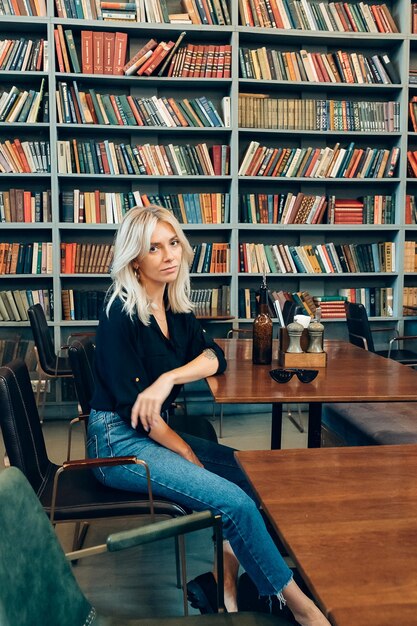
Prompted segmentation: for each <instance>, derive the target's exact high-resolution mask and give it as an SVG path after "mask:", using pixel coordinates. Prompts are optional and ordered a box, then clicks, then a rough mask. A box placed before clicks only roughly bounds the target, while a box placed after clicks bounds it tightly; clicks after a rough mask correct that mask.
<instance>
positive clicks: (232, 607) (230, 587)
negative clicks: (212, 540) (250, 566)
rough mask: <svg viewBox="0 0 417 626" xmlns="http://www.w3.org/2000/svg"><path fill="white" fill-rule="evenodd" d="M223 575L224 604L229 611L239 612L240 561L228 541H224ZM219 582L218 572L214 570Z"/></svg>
mask: <svg viewBox="0 0 417 626" xmlns="http://www.w3.org/2000/svg"><path fill="white" fill-rule="evenodd" d="M223 563H224V568H223V575H224V605H225V607H226V609H227V612H228V613H236V612H237V610H238V609H237V576H238V573H239V561H238V560H237V558H236V556H235V554H234V552H233V550H232V547H231V545H230V543H229V542H228V541H223ZM213 575H214V578H215V579H216V582H217V572H216V570H214V572H213Z"/></svg>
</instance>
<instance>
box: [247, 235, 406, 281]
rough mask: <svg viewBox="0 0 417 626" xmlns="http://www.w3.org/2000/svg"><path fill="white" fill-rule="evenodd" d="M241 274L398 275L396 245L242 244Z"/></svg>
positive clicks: (382, 243)
mask: <svg viewBox="0 0 417 626" xmlns="http://www.w3.org/2000/svg"><path fill="white" fill-rule="evenodd" d="M239 271H240V272H242V273H248V274H256V273H267V274H269V273H273V274H344V273H358V272H371V273H374V272H376V273H378V272H395V271H396V262H395V243H394V242H392V241H385V242H379V243H363V244H359V243H358V244H334V243H332V242H329V243H326V244H305V245H300V246H293V245H287V244H263V243H240V244H239Z"/></svg>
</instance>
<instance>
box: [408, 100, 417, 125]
mask: <svg viewBox="0 0 417 626" xmlns="http://www.w3.org/2000/svg"><path fill="white" fill-rule="evenodd" d="M408 112H409V115H408V119H409V121H410V130H412V131H413V132H417V96H412V98H411V100H410V102H409V104H408Z"/></svg>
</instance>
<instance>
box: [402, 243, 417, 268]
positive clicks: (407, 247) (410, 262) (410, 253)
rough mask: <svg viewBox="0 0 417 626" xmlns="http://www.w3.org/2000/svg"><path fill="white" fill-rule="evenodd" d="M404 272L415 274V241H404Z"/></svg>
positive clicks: (416, 262)
mask: <svg viewBox="0 0 417 626" xmlns="http://www.w3.org/2000/svg"><path fill="white" fill-rule="evenodd" d="M404 272H417V241H404Z"/></svg>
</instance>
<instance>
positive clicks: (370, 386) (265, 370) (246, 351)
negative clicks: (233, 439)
mask: <svg viewBox="0 0 417 626" xmlns="http://www.w3.org/2000/svg"><path fill="white" fill-rule="evenodd" d="M216 342H217V343H218V344H219V345H220V346H222V347H223V348H224V350H225V353H226V358H227V360H228V368H227V370H226V372H225V373H224V374H221V375H220V376H211V377H210V378H208V379H207V382H208V385H209V387H210V390H211V393H212V394H213V397H214V400H215V402H219V403H223V404H236V403H270V402H296V403H297V402H308V403H310V402H359V401H363V402H366V401H369V402H383V401H386V402H393V401H397V400H399V401H401V400H402V401H406V400H410V401H413V400H414V401H417V371H415V370H413V369H411V368H409V367H406V366H404V365H400V364H399V363H397V362H395V361H393V360H392V359H385V358H383V357H380V356H378V355H376V354H373V353H372V352H367V351H366V350H363V349H362V348H358V347H356V346H353V345H352V344H350V343H347V342H344V341H332V340H328V341H325V350H326V352H327V356H328V359H327V367H325V368H320V369H319V375H318V376H317V378H316V379H315V380H314V381H313V382H312V383H308V384H305V383H302V382H300V381H299V380H298V378H297V377H296V376H294V377H293V378H292V379H291V380H290V381H289V382H288V383H284V384H280V383H277V382H275V381H274V380H273V379H272V378H271V377H270V375H269V371H270V370H271V369H274V368H276V367H278V363H277V358H278V345H277V343H276V342H274V351H273V357H274V358H273V362H272V364H271V365H253V364H252V341H251V339H216Z"/></svg>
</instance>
